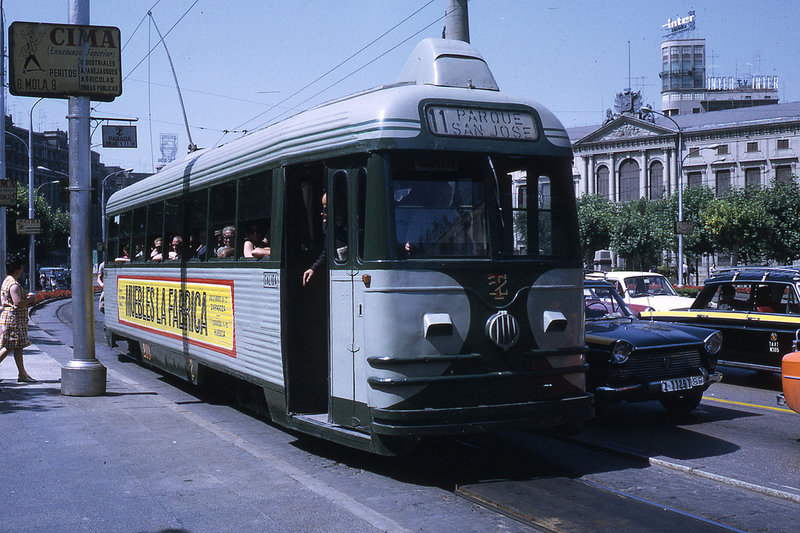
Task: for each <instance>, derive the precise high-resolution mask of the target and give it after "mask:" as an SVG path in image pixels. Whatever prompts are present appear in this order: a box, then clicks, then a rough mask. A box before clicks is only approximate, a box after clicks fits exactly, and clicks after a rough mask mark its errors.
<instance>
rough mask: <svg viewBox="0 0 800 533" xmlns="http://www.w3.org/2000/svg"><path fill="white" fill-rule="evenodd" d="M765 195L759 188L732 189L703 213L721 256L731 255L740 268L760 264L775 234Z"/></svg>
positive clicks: (707, 228) (710, 234)
mask: <svg viewBox="0 0 800 533" xmlns="http://www.w3.org/2000/svg"><path fill="white" fill-rule="evenodd" d="M763 195H764V193H763V191H761V190H760V189H758V188H755V187H748V188H746V189H731V190H730V191H728V193H727V194H726V195H725V196H723V197H718V198H714V200H712V201H711V203H709V205H708V206H707V207H706V209H704V210H703V211H702V219H703V224H704V226H705V230H706V231H708V234H709V238H710V240H711V242H712V243H713V245H714V250H715V251H717V252H725V253H729V254H731V262H732V264H734V265H736V264H738V263H739V261H740V260H741V259H744V261H745V262H746V263H752V262H760V260H761V258H762V257H764V256H765V255H766V251H767V244H766V243H767V241H768V240H769V239H770V237H771V236H772V235H773V234H774V228H773V222H772V219H771V218H770V215H769V213H768V212H767V209H766V206H765V205H764V202H763Z"/></svg>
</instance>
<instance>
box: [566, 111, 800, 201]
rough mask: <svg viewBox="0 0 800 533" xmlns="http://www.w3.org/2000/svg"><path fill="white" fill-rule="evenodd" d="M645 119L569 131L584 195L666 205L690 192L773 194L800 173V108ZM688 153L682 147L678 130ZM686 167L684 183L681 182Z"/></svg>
mask: <svg viewBox="0 0 800 533" xmlns="http://www.w3.org/2000/svg"><path fill="white" fill-rule="evenodd" d="M671 119H672V120H674V121H675V123H677V125H676V124H675V123H673V122H672V121H671V120H670V119H667V118H664V117H661V116H656V117H655V120H652V119H648V120H645V119H642V118H640V117H639V116H637V115H634V114H623V115H621V116H619V117H617V118H614V119H613V120H611V121H609V122H607V123H605V124H602V125H598V126H589V127H581V128H571V129H569V130H568V133H569V135H570V138H571V139H572V148H573V152H574V161H573V176H574V177H575V181H576V183H575V185H576V194H578V195H581V194H600V195H603V196H606V197H607V198H609V199H611V200H612V201H615V202H621V201H629V200H635V199H638V198H651V199H654V198H659V197H661V196H668V195H670V194H672V193H673V192H674V191H676V190H677V187H678V185H679V183H680V182H682V183H683V185H684V187H692V186H695V185H700V184H704V185H708V186H709V187H711V188H712V189H713V190H715V191H716V192H717V193H718V194H722V193H724V192H725V191H727V190H728V189H729V188H731V187H743V186H745V185H761V186H768V185H769V184H770V183H772V180H775V179H777V180H788V179H789V177H790V176H792V175H795V176H797V175H798V174H799V173H800V166H799V164H798V161H799V158H800V102H793V103H787V104H773V105H769V106H758V107H748V108H741V109H730V110H723V111H713V112H708V113H698V114H689V115H675V116H673V117H671ZM679 128H680V131H681V134H682V137H683V147H682V150H681V151H680V152H679V151H678V147H677V138H678V129H679ZM679 161H680V162H682V166H683V173H682V174H683V175H682V176H681V177H680V179H679V176H678V166H679V165H678V163H679Z"/></svg>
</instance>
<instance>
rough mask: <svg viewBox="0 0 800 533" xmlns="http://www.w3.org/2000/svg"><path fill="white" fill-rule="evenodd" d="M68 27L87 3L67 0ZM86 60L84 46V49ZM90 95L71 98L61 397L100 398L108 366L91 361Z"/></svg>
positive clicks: (83, 15)
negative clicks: (68, 269) (67, 313)
mask: <svg viewBox="0 0 800 533" xmlns="http://www.w3.org/2000/svg"><path fill="white" fill-rule="evenodd" d="M68 21H69V24H80V25H87V26H88V25H89V0H70V3H69V16H68ZM83 50H84V58H83V61H85V60H86V54H87V53H88V43H87V44H86V46H85V47H84V48H83ZM89 107H90V97H89V96H70V97H69V116H68V117H67V118H69V228H70V236H71V237H72V247H71V249H70V264H71V266H72V308H73V317H74V329H73V333H72V360H71V361H69V362H67V363H66V364H65V365H64V366H63V367H61V394H63V395H65V396H100V395H102V394H105V392H106V367H104V366H103V365H101V364H100V363H99V362H98V361H97V359H96V358H95V350H94V280H93V278H92V257H91V253H92V246H91V220H90V214H91V212H92V203H91V202H92V197H91V190H92V187H91V164H90V161H91V159H90V157H91V155H90V148H89V143H90V138H89V126H90V124H89V120H90V115H89Z"/></svg>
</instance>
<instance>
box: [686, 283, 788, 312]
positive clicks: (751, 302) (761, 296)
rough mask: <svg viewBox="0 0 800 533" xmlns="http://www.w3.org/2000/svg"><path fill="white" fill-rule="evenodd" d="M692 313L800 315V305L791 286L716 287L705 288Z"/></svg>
mask: <svg viewBox="0 0 800 533" xmlns="http://www.w3.org/2000/svg"><path fill="white" fill-rule="evenodd" d="M692 309H714V310H717V311H743V312H747V313H750V312H755V313H779V314H800V302H798V297H797V293H796V292H795V290H794V288H793V287H792V286H791V285H789V284H783V283H752V282H736V283H713V284H710V285H707V286H705V287H704V288H703V290H702V291H701V292H700V294H699V295H698V297H697V300H696V301H695V302H694V304H693V305H692Z"/></svg>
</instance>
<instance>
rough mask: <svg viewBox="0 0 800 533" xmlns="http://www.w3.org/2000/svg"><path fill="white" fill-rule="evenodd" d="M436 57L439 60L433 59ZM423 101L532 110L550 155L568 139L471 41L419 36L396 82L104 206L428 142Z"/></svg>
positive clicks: (191, 157)
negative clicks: (502, 85) (514, 91)
mask: <svg viewBox="0 0 800 533" xmlns="http://www.w3.org/2000/svg"><path fill="white" fill-rule="evenodd" d="M440 60H446V61H445V63H443V64H437V61H440ZM428 100H432V101H436V102H447V103H451V104H457V103H463V104H464V105H466V106H480V105H482V104H487V105H491V106H499V107H497V109H503V106H526V107H530V108H533V109H535V110H536V112H537V114H538V115H539V117H540V120H541V122H542V128H543V131H542V132H540V138H542V139H546V140H547V141H549V143H550V145H548V146H550V150H551V151H550V152H549V153H553V152H552V148H553V147H555V148H556V149H561V150H562V151H563V153H569V150H570V143H569V138H568V136H567V133H566V130H565V129H564V126H563V125H562V124H561V122H559V120H558V119H557V118H556V117H555V116H554V115H553V114H552V113H551V112H550V111H549V110H548V109H546V108H545V107H544V106H542V105H541V104H539V103H537V102H535V101H533V100H529V99H523V98H517V97H512V96H509V95H507V94H505V93H503V92H501V91H499V88H498V87H497V85H496V83H495V82H494V78H493V77H492V74H491V72H490V71H489V69H488V66H486V63H485V62H484V61H483V58H482V57H481V56H480V54H479V53H478V52H477V51H476V50H475V49H474V48H473V47H472V46H471V45H469V44H468V43H464V42H461V41H452V40H446V39H425V40H423V41H422V42H421V43H420V44H419V45H418V46H417V47H416V48H415V49H414V52H412V54H411V57H410V58H409V61H408V62H407V63H406V66H405V68H404V69H403V71H402V72H401V74H400V77H399V78H398V81H397V82H396V83H394V84H392V85H385V86H381V87H377V88H374V89H370V90H367V91H363V92H360V93H357V94H353V95H350V96H347V97H344V98H339V99H336V100H332V101H330V102H327V103H325V104H321V105H319V106H316V107H314V108H311V109H309V110H306V111H303V112H300V113H298V114H297V115H294V116H292V117H289V118H286V119H284V120H282V121H280V122H277V123H275V124H271V125H269V126H267V127H265V128H264V129H261V130H258V131H254V132H251V133H248V134H247V135H244V136H242V137H240V138H239V139H236V140H234V141H231V142H229V143H226V144H224V145H221V146H217V147H213V148H208V149H201V150H198V151H196V152H192V153H190V154H188V155H187V156H186V157H184V158H183V159H182V160H179V161H174V162H172V163H170V164H169V165H167V166H165V167H164V168H163V169H161V170H160V171H159V172H157V173H156V174H153V175H152V176H149V177H147V178H145V179H143V180H141V181H139V182H137V183H134V184H132V185H130V186H128V187H126V188H124V189H122V190H120V191H117V192H115V193H114V194H112V195H111V197H110V198H109V199H108V203H107V209H106V210H107V212H109V213H113V212H115V211H117V210H125V209H130V208H132V207H135V206H137V205H141V204H143V203H146V202H147V201H149V200H150V199H152V198H153V196H154V195H155V196H163V197H169V196H175V195H178V194H180V193H181V192H182V191H184V190H186V187H187V186H191V187H203V186H208V185H211V184H213V183H216V182H218V181H219V180H221V179H228V178H230V177H232V176H236V175H241V176H244V175H247V174H249V173H252V172H253V171H254V170H255V169H259V168H269V167H270V166H273V167H274V166H279V165H281V164H284V163H286V162H291V161H302V160H304V159H307V160H310V159H313V158H314V157H324V156H329V155H337V154H339V155H344V154H347V153H356V152H366V151H368V150H375V149H381V148H403V149H414V148H418V149H424V148H430V147H431V146H432V144H431V138H430V136H428V137H425V135H421V134H422V133H423V125H422V120H421V116H420V111H421V104H422V103H423V102H425V101H428ZM513 109H518V107H513ZM420 137H425V139H420ZM482 141H485V140H484V139H469V140H467V141H466V142H473V143H474V142H482ZM530 144H531V145H537V146H536V147H533V146H531V147H530V148H529V149H535V150H542V148H541V147H540V146H541V143H530Z"/></svg>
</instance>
